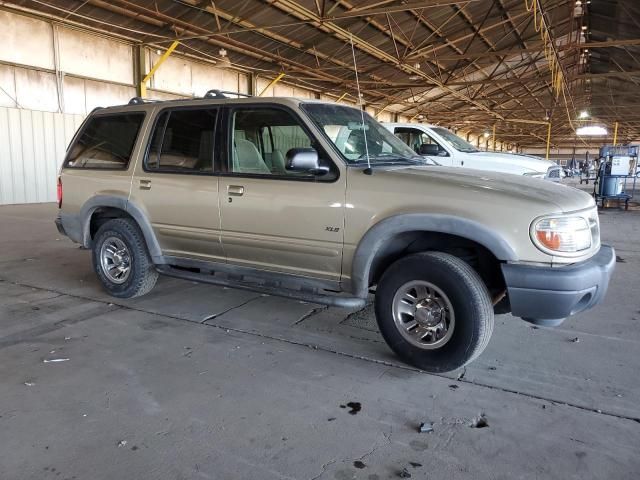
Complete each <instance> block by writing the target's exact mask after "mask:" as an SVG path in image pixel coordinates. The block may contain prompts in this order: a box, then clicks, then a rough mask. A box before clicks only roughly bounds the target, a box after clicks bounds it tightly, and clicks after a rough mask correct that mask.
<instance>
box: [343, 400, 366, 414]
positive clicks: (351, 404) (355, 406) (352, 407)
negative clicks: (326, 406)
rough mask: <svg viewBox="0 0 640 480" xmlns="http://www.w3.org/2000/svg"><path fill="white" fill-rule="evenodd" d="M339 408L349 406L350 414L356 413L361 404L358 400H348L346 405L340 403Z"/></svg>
mask: <svg viewBox="0 0 640 480" xmlns="http://www.w3.org/2000/svg"><path fill="white" fill-rule="evenodd" d="M340 408H349V413H350V414H351V415H356V414H357V413H358V412H359V411H360V410H362V404H361V403H360V402H349V403H347V404H346V405H340Z"/></svg>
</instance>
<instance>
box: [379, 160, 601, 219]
mask: <svg viewBox="0 0 640 480" xmlns="http://www.w3.org/2000/svg"><path fill="white" fill-rule="evenodd" d="M379 170H384V171H385V174H386V175H390V176H393V177H396V179H395V180H397V181H398V182H400V183H404V182H406V183H413V182H414V181H419V182H421V183H422V182H425V183H429V184H433V185H434V186H435V185H437V186H438V189H440V188H443V189H445V190H446V191H449V192H450V193H449V195H450V196H451V197H455V196H456V195H457V194H456V190H458V191H459V192H460V194H462V192H466V193H467V194H468V193H471V192H474V193H477V194H478V195H479V196H481V197H486V196H494V197H502V200H501V201H504V202H510V201H517V203H520V202H525V203H530V204H531V205H534V204H535V205H541V204H546V205H548V206H553V205H555V207H556V209H557V211H562V212H571V211H576V210H583V209H586V208H590V207H592V206H593V205H594V202H593V198H592V197H591V195H589V194H587V193H585V192H583V191H581V190H578V189H577V188H574V187H570V186H568V185H562V184H559V183H555V182H549V181H547V180H543V179H538V178H529V177H526V176H516V175H509V174H504V173H499V172H489V171H485V170H475V169H474V170H472V169H468V168H455V167H435V166H416V167H414V166H411V167H388V168H385V169H379V168H376V169H375V173H374V175H375V174H376V173H378V171H379ZM403 179H404V182H403ZM407 187H408V185H407Z"/></svg>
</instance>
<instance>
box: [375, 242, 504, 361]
mask: <svg viewBox="0 0 640 480" xmlns="http://www.w3.org/2000/svg"><path fill="white" fill-rule="evenodd" d="M375 311H376V319H377V321H378V326H379V328H380V332H381V333H382V336H383V337H384V339H385V341H386V342H387V344H388V345H389V346H390V347H391V349H392V350H393V351H394V352H395V353H396V354H397V355H398V356H400V358H402V359H403V360H404V361H406V362H407V363H409V364H411V365H413V366H416V367H418V368H420V369H422V370H425V371H428V372H448V371H451V370H455V369H456V368H460V367H462V366H464V365H466V364H467V363H469V362H471V361H472V360H474V359H475V358H476V357H478V355H480V354H481V353H482V351H483V350H484V349H485V347H486V346H487V344H488V343H489V339H490V338H491V333H492V331H493V323H494V319H493V306H492V304H491V298H490V295H489V292H488V290H487V287H486V286H485V284H484V282H483V281H482V279H481V278H480V276H479V275H478V273H477V272H476V271H475V270H473V268H471V266H469V265H468V264H467V263H465V262H464V261H462V260H460V259H459V258H457V257H454V256H453V255H449V254H446V253H441V252H424V253H416V254H413V255H409V256H407V257H404V258H402V259H400V260H398V261H396V262H395V263H394V264H392V265H391V266H390V267H389V268H388V269H387V270H386V271H385V272H384V274H383V275H382V278H381V279H380V281H379V282H378V288H377V290H376V297H375Z"/></svg>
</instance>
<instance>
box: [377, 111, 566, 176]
mask: <svg viewBox="0 0 640 480" xmlns="http://www.w3.org/2000/svg"><path fill="white" fill-rule="evenodd" d="M384 126H385V127H386V128H387V129H388V130H390V131H391V132H392V133H393V134H394V135H396V136H397V137H398V138H400V139H401V140H402V141H403V142H404V143H406V144H407V145H409V146H410V147H411V148H413V149H414V150H415V152H416V153H418V154H419V155H423V156H428V157H437V158H434V160H436V161H437V162H438V163H439V164H441V165H445V166H450V167H465V168H473V169H477V170H490V171H492V172H500V173H512V174H515V175H526V176H529V177H535V178H546V179H548V180H552V181H555V182H559V181H560V178H561V176H562V169H561V167H560V166H559V165H557V164H556V163H555V162H552V161H549V160H544V159H542V158H539V157H534V156H531V155H517V154H513V153H500V152H483V151H480V150H478V149H477V148H476V147H474V146H473V145H471V144H470V143H469V142H467V141H465V140H463V139H462V138H460V137H458V136H457V135H455V134H453V133H452V132H450V131H449V130H447V129H446V128H443V127H438V126H436V125H427V124H422V123H385V124H384Z"/></svg>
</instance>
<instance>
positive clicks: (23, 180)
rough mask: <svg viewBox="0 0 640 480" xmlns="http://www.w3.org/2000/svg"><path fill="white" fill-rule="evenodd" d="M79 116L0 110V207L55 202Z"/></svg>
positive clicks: (80, 118)
mask: <svg viewBox="0 0 640 480" xmlns="http://www.w3.org/2000/svg"><path fill="white" fill-rule="evenodd" d="M82 119H83V116H82V115H72V114H63V113H51V112H40V111H34V110H25V109H18V108H6V107H0V204H11V203H39V202H54V201H55V200H56V176H57V172H58V169H59V168H60V164H61V163H62V160H63V159H64V154H65V151H66V149H67V145H68V144H69V142H70V141H71V138H72V137H73V134H74V133H75V132H76V130H77V129H78V127H79V126H80V123H81V122H82Z"/></svg>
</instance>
